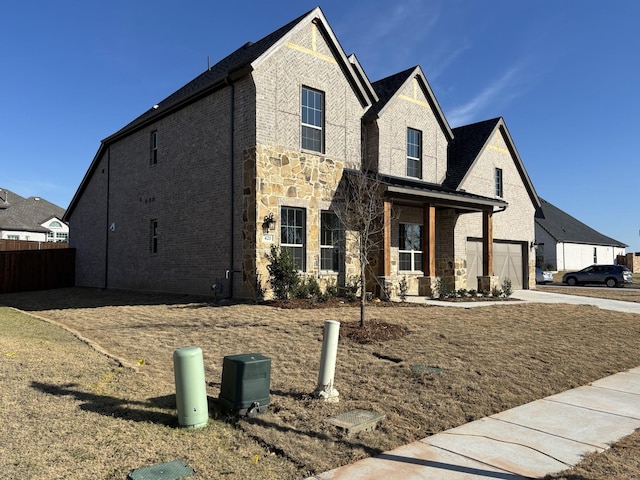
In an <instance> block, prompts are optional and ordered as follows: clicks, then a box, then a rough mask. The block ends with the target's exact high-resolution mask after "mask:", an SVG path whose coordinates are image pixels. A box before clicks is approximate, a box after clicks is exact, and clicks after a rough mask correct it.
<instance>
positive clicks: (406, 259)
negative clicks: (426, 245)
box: [398, 223, 422, 271]
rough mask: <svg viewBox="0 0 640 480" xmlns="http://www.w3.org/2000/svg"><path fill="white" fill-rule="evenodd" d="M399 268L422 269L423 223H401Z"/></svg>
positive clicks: (408, 269) (406, 269)
mask: <svg viewBox="0 0 640 480" xmlns="http://www.w3.org/2000/svg"><path fill="white" fill-rule="evenodd" d="M398 246H399V252H400V258H399V260H400V261H399V267H400V268H399V269H400V270H403V271H417V270H422V225H418V224H415V223H401V224H400V238H399V243H398Z"/></svg>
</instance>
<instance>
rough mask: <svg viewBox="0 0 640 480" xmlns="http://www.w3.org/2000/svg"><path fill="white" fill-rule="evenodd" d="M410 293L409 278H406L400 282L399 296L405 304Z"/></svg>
mask: <svg viewBox="0 0 640 480" xmlns="http://www.w3.org/2000/svg"><path fill="white" fill-rule="evenodd" d="M408 291H409V284H408V283H407V277H406V276H404V277H402V278H401V279H400V281H399V282H398V296H399V297H400V300H401V301H403V302H406V301H407V292H408Z"/></svg>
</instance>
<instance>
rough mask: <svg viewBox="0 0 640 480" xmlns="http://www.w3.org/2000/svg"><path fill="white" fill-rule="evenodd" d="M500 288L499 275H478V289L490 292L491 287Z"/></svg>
mask: <svg viewBox="0 0 640 480" xmlns="http://www.w3.org/2000/svg"><path fill="white" fill-rule="evenodd" d="M494 287H495V288H500V277H494V276H481V277H478V291H479V292H488V293H491V292H492V291H493V289H494Z"/></svg>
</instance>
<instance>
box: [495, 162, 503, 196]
mask: <svg viewBox="0 0 640 480" xmlns="http://www.w3.org/2000/svg"><path fill="white" fill-rule="evenodd" d="M495 182H496V197H503V196H504V190H503V184H502V169H501V168H496V170H495Z"/></svg>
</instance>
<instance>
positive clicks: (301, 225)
mask: <svg viewBox="0 0 640 480" xmlns="http://www.w3.org/2000/svg"><path fill="white" fill-rule="evenodd" d="M305 217H306V215H305V210H304V208H293V207H282V209H281V210H280V218H281V220H280V248H281V249H282V250H284V251H287V252H289V253H290V254H291V257H292V258H293V261H294V262H295V264H296V266H297V267H298V270H300V271H303V272H304V271H305V257H306V253H305V250H306V235H307V232H306V228H305V225H306V219H305Z"/></svg>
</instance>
